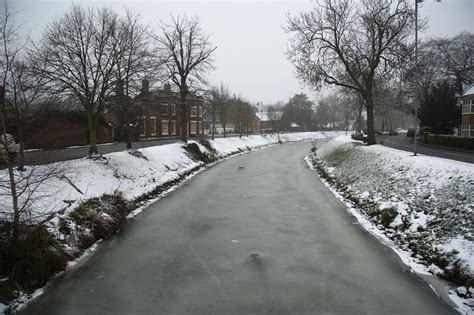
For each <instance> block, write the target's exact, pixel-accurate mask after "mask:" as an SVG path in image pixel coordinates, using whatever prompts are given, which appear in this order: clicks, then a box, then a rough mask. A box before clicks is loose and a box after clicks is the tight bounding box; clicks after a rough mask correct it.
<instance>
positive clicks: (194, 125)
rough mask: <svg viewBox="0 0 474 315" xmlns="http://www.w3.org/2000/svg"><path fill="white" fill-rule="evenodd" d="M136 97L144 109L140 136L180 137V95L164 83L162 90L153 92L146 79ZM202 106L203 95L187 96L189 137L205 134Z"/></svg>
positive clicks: (140, 122)
mask: <svg viewBox="0 0 474 315" xmlns="http://www.w3.org/2000/svg"><path fill="white" fill-rule="evenodd" d="M137 100H139V101H140V102H141V107H142V111H143V115H142V117H141V119H140V121H139V126H138V127H139V128H138V137H139V139H142V140H145V139H154V138H160V137H179V136H180V134H181V128H180V123H181V120H180V115H179V110H180V105H181V104H180V103H181V101H180V95H179V93H178V92H173V91H171V86H170V85H169V84H165V85H164V88H163V89H161V90H160V89H158V90H154V91H150V89H149V83H148V81H147V80H143V83H142V92H141V93H140V95H138V96H137ZM203 105H204V99H203V98H202V97H199V96H194V95H189V96H188V97H187V98H186V106H187V111H186V112H187V120H188V128H187V129H188V136H191V137H192V136H197V135H200V134H201V133H202V131H201V126H202V108H203Z"/></svg>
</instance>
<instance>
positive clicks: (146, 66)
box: [113, 9, 159, 149]
mask: <svg viewBox="0 0 474 315" xmlns="http://www.w3.org/2000/svg"><path fill="white" fill-rule="evenodd" d="M125 13H126V14H125V17H124V18H121V19H120V29H121V32H122V33H123V39H124V43H125V49H124V51H123V53H122V54H119V56H118V61H117V68H116V71H117V79H118V80H117V87H116V98H115V102H114V104H113V106H114V107H115V109H116V110H117V114H118V116H119V120H120V123H121V125H122V128H123V129H124V130H125V139H126V142H127V149H131V148H132V129H133V128H134V126H137V125H138V119H139V116H140V115H141V113H142V112H143V108H141V107H142V106H141V105H142V104H141V103H140V102H138V101H137V100H135V99H134V96H136V95H137V94H139V93H140V92H141V90H140V83H141V82H142V79H144V78H145V77H147V76H153V75H156V73H157V71H158V70H159V63H158V60H157V58H154V57H153V55H152V53H151V50H150V48H149V45H148V43H147V40H148V37H149V35H150V32H149V29H148V27H147V26H143V25H141V24H140V23H139V15H138V14H136V13H134V12H133V11H131V10H128V9H127V10H126V11H125Z"/></svg>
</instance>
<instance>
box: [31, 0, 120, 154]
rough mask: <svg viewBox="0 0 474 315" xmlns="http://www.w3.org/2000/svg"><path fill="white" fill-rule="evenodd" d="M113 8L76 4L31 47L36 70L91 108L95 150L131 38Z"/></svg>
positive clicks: (94, 150)
mask: <svg viewBox="0 0 474 315" xmlns="http://www.w3.org/2000/svg"><path fill="white" fill-rule="evenodd" d="M127 39H128V38H127V36H126V34H125V33H124V32H123V29H122V28H121V27H120V21H119V17H118V15H117V14H116V13H115V12H113V11H112V10H111V9H105V8H104V9H98V10H96V9H84V8H82V7H80V6H78V5H74V6H73V7H72V9H71V10H70V11H68V12H66V13H65V14H64V15H63V16H62V17H60V18H58V19H57V20H56V21H54V22H53V23H52V24H51V25H50V26H49V28H48V29H47V30H46V31H45V32H44V33H43V37H42V39H41V42H40V45H39V46H38V47H37V48H36V49H35V51H33V52H32V54H31V56H32V58H33V64H34V65H35V68H34V70H35V72H36V74H38V75H39V76H40V77H43V78H45V79H47V80H48V81H49V84H50V86H51V87H54V88H56V89H57V90H58V91H61V92H68V93H72V94H74V95H75V96H76V97H77V98H78V99H79V101H80V102H81V104H82V106H83V108H84V110H85V111H86V113H87V119H88V126H89V153H97V127H98V124H99V117H100V115H101V114H102V112H103V109H104V105H105V98H106V96H107V95H108V93H110V91H111V90H112V87H113V86H114V85H115V82H116V79H117V78H116V68H117V64H118V62H119V60H120V58H121V56H122V55H123V54H124V53H125V52H126V51H127V49H128V46H127V45H129V42H128V40H127Z"/></svg>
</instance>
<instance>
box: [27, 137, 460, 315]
mask: <svg viewBox="0 0 474 315" xmlns="http://www.w3.org/2000/svg"><path fill="white" fill-rule="evenodd" d="M309 149H310V144H309V143H295V144H287V145H281V146H277V147H273V148H268V149H265V150H261V151H258V152H253V153H250V154H244V155H241V156H239V157H236V158H233V159H230V160H228V161H225V162H223V163H220V164H218V165H216V166H215V167H213V168H211V169H210V170H208V171H206V172H204V173H202V174H200V175H198V176H197V177H195V178H194V179H192V180H191V181H190V182H188V183H187V184H186V185H185V186H184V187H182V188H180V189H178V190H177V191H175V192H174V193H172V194H170V195H169V196H168V197H166V198H164V199H163V200H161V201H159V202H157V203H155V204H153V205H152V206H150V208H149V209H147V210H146V211H145V212H144V213H142V214H141V215H140V216H138V217H136V218H135V219H134V222H131V223H130V224H128V226H127V227H126V228H125V230H124V231H122V233H121V234H120V235H118V236H117V237H115V238H113V239H112V240H111V241H107V242H104V243H102V244H101V246H100V249H99V251H98V252H97V253H96V254H95V255H94V256H93V257H91V259H89V260H88V261H86V262H85V263H84V264H83V265H82V266H81V267H80V268H78V269H77V270H76V271H74V272H70V273H68V274H67V275H66V276H65V277H64V278H63V279H60V280H58V281H56V282H57V283H55V284H53V288H52V289H51V290H49V291H48V292H47V293H45V294H44V295H43V296H41V297H40V298H39V299H38V301H36V302H35V303H34V304H33V305H32V306H31V307H30V308H28V309H26V310H25V312H26V313H31V314H99V313H100V314H450V313H453V314H454V311H452V310H451V309H450V308H449V307H448V306H447V305H445V304H444V303H442V302H441V301H439V300H438V299H437V297H436V296H435V294H434V293H432V292H431V290H430V289H429V288H428V287H427V286H425V285H424V284H422V283H420V282H419V281H418V280H417V279H416V278H415V277H413V276H412V275H411V274H409V273H406V272H404V271H403V269H404V268H403V266H401V265H400V264H399V263H398V262H397V260H396V259H395V257H394V255H393V254H392V253H391V251H390V250H389V249H388V248H386V247H384V246H382V245H381V244H379V243H378V242H377V241H376V240H375V239H374V238H373V237H371V236H370V235H368V234H367V233H366V232H364V231H363V230H362V229H361V227H360V226H359V225H358V224H356V221H355V219H353V218H352V217H351V216H350V215H349V214H348V213H347V212H346V210H345V208H344V207H345V206H344V205H343V204H342V203H341V202H340V201H338V200H337V199H336V198H335V197H334V196H333V194H332V193H331V192H329V190H328V189H327V188H326V187H325V186H324V185H323V184H322V183H321V182H320V181H319V180H318V179H317V177H316V176H315V174H314V172H312V171H311V170H309V169H307V168H306V167H305V166H304V165H303V161H302V158H303V155H304V154H306V153H307V152H308V151H309ZM242 167H244V168H242Z"/></svg>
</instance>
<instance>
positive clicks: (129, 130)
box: [125, 121, 132, 150]
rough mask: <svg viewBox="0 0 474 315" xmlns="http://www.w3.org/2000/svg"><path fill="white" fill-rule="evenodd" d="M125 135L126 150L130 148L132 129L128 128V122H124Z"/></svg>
mask: <svg viewBox="0 0 474 315" xmlns="http://www.w3.org/2000/svg"><path fill="white" fill-rule="evenodd" d="M125 137H126V140H127V150H131V149H132V130H131V129H130V122H128V121H127V122H126V123H125Z"/></svg>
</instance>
